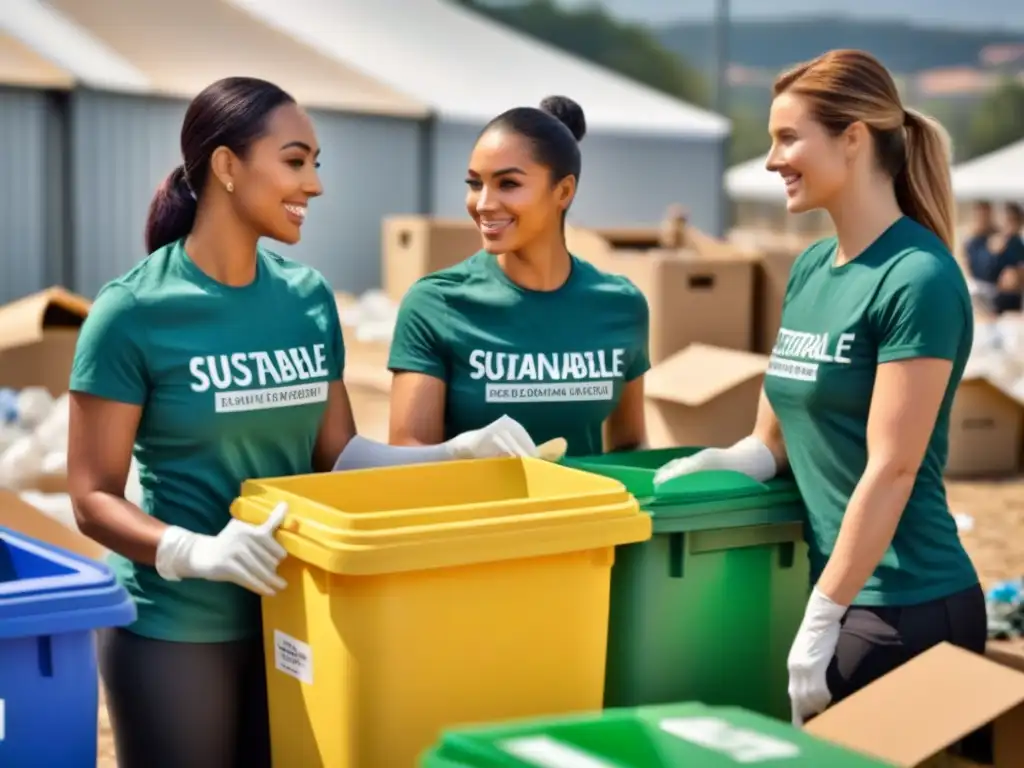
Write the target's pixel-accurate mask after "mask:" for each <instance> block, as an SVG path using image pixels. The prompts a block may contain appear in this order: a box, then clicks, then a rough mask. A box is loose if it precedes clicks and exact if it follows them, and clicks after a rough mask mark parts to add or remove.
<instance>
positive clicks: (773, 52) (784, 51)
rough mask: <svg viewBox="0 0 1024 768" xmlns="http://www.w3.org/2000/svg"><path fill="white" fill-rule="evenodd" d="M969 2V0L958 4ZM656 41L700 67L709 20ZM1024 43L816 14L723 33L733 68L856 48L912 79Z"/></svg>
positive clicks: (707, 62) (745, 24)
mask: <svg viewBox="0 0 1024 768" xmlns="http://www.w3.org/2000/svg"><path fill="white" fill-rule="evenodd" d="M964 2H970V0H964ZM653 31H654V34H655V36H656V37H657V38H658V40H660V41H661V43H662V44H663V45H664V46H665V47H666V48H668V49H669V50H671V51H673V52H674V53H677V54H679V55H680V56H682V57H684V58H685V60H686V61H688V62H689V63H691V64H692V65H693V66H695V67H698V68H700V69H708V68H710V67H711V66H712V65H713V61H714V59H713V56H714V48H713V46H714V35H713V28H712V26H711V24H710V22H683V23H677V24H672V25H669V26H665V27H660V28H655V29H654V30H653ZM1006 44H1010V45H1024V34H1021V33H1012V32H1009V33H1008V32H1002V31H999V30H993V31H991V32H985V31H977V30H955V29H952V30H951V29H938V28H934V29H933V28H928V27H920V26H914V25H911V24H907V23H899V22H893V21H877V22H876V21H856V20H852V19H849V18H841V17H831V16H820V17H805V18H799V19H789V20H785V21H775V20H771V21H768V20H765V21H734V22H733V24H732V26H731V30H730V35H729V60H730V62H731V63H733V64H739V65H742V66H747V67H752V68H757V69H767V70H771V71H777V70H780V69H784V68H785V67H787V66H790V65H791V64H793V63H795V62H798V61H804V60H806V59H811V58H814V57H815V56H817V55H819V54H821V53H824V52H825V51H827V50H830V49H832V48H860V49H863V50H866V51H870V52H871V53H872V54H874V55H875V56H877V57H878V58H879V59H880V60H881V61H882V62H883V63H884V64H885V65H886V66H887V67H888V68H889V69H890V70H892V71H893V72H897V73H900V74H904V75H913V74H917V73H919V72H922V71H924V70H929V69H936V68H940V67H976V66H980V65H981V61H980V58H979V57H980V54H981V51H982V49H984V48H985V47H986V46H989V45H1006Z"/></svg>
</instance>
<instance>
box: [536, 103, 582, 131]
mask: <svg viewBox="0 0 1024 768" xmlns="http://www.w3.org/2000/svg"><path fill="white" fill-rule="evenodd" d="M540 108H541V109H542V110H544V111H545V112H547V113H548V114H549V115H551V116H552V117H556V118H558V120H559V122H561V123H562V124H563V125H564V126H565V127H566V128H568V129H569V131H570V132H571V133H572V135H573V136H574V137H575V139H576V141H582V140H583V137H584V136H586V134H587V119H586V118H585V117H584V116H583V107H581V106H580V105H579V104H577V103H576V102H575V101H573V100H572V99H570V98H569V97H568V96H548V97H547V98H546V99H544V100H543V101H542V102H541V103H540Z"/></svg>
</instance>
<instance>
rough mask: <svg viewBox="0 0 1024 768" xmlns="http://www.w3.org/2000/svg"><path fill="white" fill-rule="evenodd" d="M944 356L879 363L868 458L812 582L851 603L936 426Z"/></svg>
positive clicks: (892, 528)
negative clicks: (832, 543)
mask: <svg viewBox="0 0 1024 768" xmlns="http://www.w3.org/2000/svg"><path fill="white" fill-rule="evenodd" d="M952 368H953V364H952V363H951V362H950V361H948V360H939V359H935V358H916V359H909V360H899V361H895V362H891V363H884V364H882V365H879V366H878V373H877V375H876V377H875V387H874V391H873V393H872V396H871V410H870V412H869V414H868V429H867V438H868V445H867V448H868V461H867V466H866V467H865V469H864V474H863V475H862V476H861V479H860V482H859V483H858V484H857V488H856V490H855V491H854V493H853V495H852V496H851V497H850V501H849V503H848V505H847V507H846V514H845V515H844V516H843V523H842V526H841V527H840V529H839V536H838V538H837V539H836V544H835V548H834V549H833V551H832V556H831V557H830V558H829V561H828V564H827V565H826V566H825V570H824V571H823V572H822V574H821V578H820V579H819V580H818V589H820V590H821V591H822V592H824V593H825V594H826V595H827V596H828V597H829V598H831V599H832V600H833V601H835V602H836V603H838V604H840V605H849V604H850V603H851V602H852V601H853V599H854V598H855V597H856V596H857V594H858V593H859V592H860V590H861V589H863V588H864V584H865V583H866V582H867V580H868V577H869V576H871V574H872V573H873V572H874V570H875V568H877V567H878V563H879V562H880V561H881V559H882V556H883V555H884V554H885V551H886V549H888V547H889V545H890V544H891V543H892V539H893V536H894V535H895V533H896V526H897V525H898V524H899V521H900V517H901V516H902V515H903V510H904V508H905V507H906V505H907V501H908V500H909V499H910V494H911V492H912V491H913V488H914V481H915V479H916V477H917V472H918V469H919V468H920V466H921V462H922V461H923V459H924V455H925V451H926V450H927V448H928V441H929V439H930V438H931V434H932V432H933V431H934V429H935V419H936V416H937V415H938V412H939V407H940V406H941V404H942V398H943V396H944V394H945V391H946V386H947V384H948V383H949V376H950V372H951V371H952Z"/></svg>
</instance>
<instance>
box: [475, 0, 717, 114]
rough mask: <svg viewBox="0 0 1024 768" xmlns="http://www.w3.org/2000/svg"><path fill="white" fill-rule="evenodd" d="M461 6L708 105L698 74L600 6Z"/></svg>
mask: <svg viewBox="0 0 1024 768" xmlns="http://www.w3.org/2000/svg"><path fill="white" fill-rule="evenodd" d="M456 2H458V3H459V4H460V5H463V6H465V7H467V8H470V9H472V10H474V11H476V12H477V13H480V14H482V15H484V16H487V17H488V18H491V19H493V20H494V21H497V22H499V23H501V24H504V25H506V26H509V27H512V28H513V29H516V30H518V31H519V32H522V33H524V34H526V35H530V36H531V37H534V38H537V39H539V40H543V41H544V42H546V43H549V44H551V45H553V46H556V47H558V48H561V49H563V50H565V51H568V52H570V53H573V54H575V55H577V56H579V57H580V58H583V59H587V60H588V61H591V62H593V63H594V64H598V65H600V66H604V67H607V68H608V69H611V70H614V71H616V72H618V73H619V74H621V75H624V76H625V77H628V78H631V79H633V80H636V81H639V82H641V83H645V84H646V85H649V86H650V87H652V88H655V89H657V90H659V91H662V92H663V93H667V94H669V95H671V96H675V97H677V98H680V99H682V100H684V101H687V102H689V103H691V104H697V105H700V106H706V105H707V104H708V102H709V90H708V85H707V83H706V82H705V80H704V78H703V77H702V76H701V74H700V73H699V72H698V71H697V70H695V69H693V68H691V67H690V66H689V65H688V64H687V63H686V62H685V61H683V60H682V59H681V58H679V57H678V56H676V55H675V54H674V53H672V52H671V51H669V50H668V49H667V48H665V47H664V46H663V45H662V44H661V43H660V42H658V40H657V39H656V38H655V37H654V35H652V34H651V33H650V32H649V31H648V30H647V29H646V28H645V27H643V26H641V25H638V24H628V23H625V22H621V21H618V20H616V19H614V18H612V17H611V16H609V15H608V14H607V13H606V12H605V11H604V10H603V9H602V8H600V7H599V6H594V7H590V8H583V9H580V10H577V11H572V10H564V9H562V8H559V7H558V6H557V5H555V3H554V2H553V0H529V2H525V3H521V4H516V5H507V6H501V7H492V6H486V5H482V4H481V3H478V2H474V0H456ZM510 65H511V66H515V63H514V62H510ZM566 95H567V96H572V94H566Z"/></svg>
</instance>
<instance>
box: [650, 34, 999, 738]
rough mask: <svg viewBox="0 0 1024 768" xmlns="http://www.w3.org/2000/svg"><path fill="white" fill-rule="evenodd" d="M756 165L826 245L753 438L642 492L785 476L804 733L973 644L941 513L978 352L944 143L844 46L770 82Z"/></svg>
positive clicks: (817, 254)
mask: <svg viewBox="0 0 1024 768" xmlns="http://www.w3.org/2000/svg"><path fill="white" fill-rule="evenodd" d="M769 130H770V133H771V137H772V148H771V152H770V154H769V156H768V169H769V170H772V171H775V172H777V173H779V174H780V175H781V176H782V179H783V181H784V182H785V187H786V195H787V198H788V208H789V210H790V211H791V212H793V213H799V212H803V211H809V210H812V209H818V208H823V209H825V210H826V211H828V213H829V215H830V216H831V218H832V221H833V223H834V224H835V228H836V236H835V237H829V238H825V239H824V240H821V241H819V242H817V243H815V244H814V245H812V246H810V247H809V248H808V249H807V250H806V251H804V252H803V254H801V255H800V257H799V258H798V259H797V261H796V263H795V264H794V265H793V269H792V272H791V274H790V276H789V285H788V287H787V289H786V295H785V300H784V303H783V312H782V328H781V330H780V331H779V335H778V338H777V340H776V342H775V347H774V349H773V350H772V355H771V359H770V362H769V364H768V370H767V375H766V376H765V383H764V394H763V395H762V397H761V403H760V408H759V410H758V415H757V421H756V424H755V426H754V431H753V434H752V435H750V436H749V437H747V438H744V439H743V440H742V441H740V442H739V443H737V444H735V445H733V446H732V447H730V448H725V449H709V450H705V451H703V452H701V453H698V454H696V455H694V456H692V457H689V458H686V459H681V460H679V461H675V462H672V463H670V464H668V465H666V466H665V467H663V468H662V469H661V470H660V471H659V473H658V475H657V476H656V478H655V481H656V482H664V481H666V480H668V479H671V478H673V477H678V476H679V475H683V474H687V473H690V472H697V471H703V470H715V469H717V470H721V469H729V470H736V471H739V472H744V473H746V474H747V475H749V476H751V477H753V478H754V479H756V480H761V481H764V480H767V479H768V478H770V477H772V476H773V475H775V473H776V472H777V471H779V469H780V468H782V467H784V466H786V465H788V466H789V467H790V468H791V469H792V471H793V475H794V477H795V478H796V482H797V484H798V485H799V487H800V491H801V493H802V494H803V497H804V500H805V501H806V504H807V511H808V515H809V519H808V525H807V540H808V544H809V545H810V558H811V572H812V579H813V583H814V587H813V589H812V591H811V596H810V600H809V601H808V604H807V609H806V612H805V614H804V619H803V622H802V624H801V626H800V629H799V631H798V632H797V635H796V638H795V640H794V642H793V646H792V649H791V651H790V655H789V694H790V699H791V701H792V706H793V719H794V721H795V722H797V723H802V722H805V721H806V720H807V719H808V718H810V717H813V716H814V715H816V714H818V713H820V712H821V711H822V710H824V709H825V708H826V707H827V706H829V705H830V704H831V703H834V702H837V701H840V700H842V699H844V698H846V697H847V696H849V695H851V694H852V693H854V692H855V691H857V690H859V689H861V688H863V687H864V686H866V685H867V684H869V683H871V682H872V681H873V680H875V679H877V678H879V677H881V676H882V675H884V674H886V673H887V672H889V671H891V670H892V669H894V668H896V667H898V666H900V665H901V664H903V663H904V662H906V661H908V660H909V659H911V658H913V657H915V656H917V655H918V654H920V653H922V652H924V651H925V650H927V649H928V648H930V647H931V646H934V645H937V644H938V643H941V642H950V643H953V644H954V645H958V646H961V647H963V648H966V649H969V650H971V651H976V652H982V651H984V649H985V640H986V619H985V598H984V594H983V593H982V590H981V587H980V586H979V583H978V575H977V573H975V570H974V567H973V565H972V564H971V560H970V558H969V557H968V556H967V553H966V552H965V551H964V548H963V545H962V544H961V542H960V538H959V535H958V533H957V529H956V524H955V522H954V520H953V517H952V515H951V514H950V511H949V505H948V503H947V501H946V492H945V487H944V485H943V473H944V469H945V466H946V458H947V454H948V449H949V419H950V409H951V407H952V403H953V397H954V395H955V393H956V389H957V386H958V385H959V383H960V378H961V376H962V374H963V371H964V366H965V364H966V362H967V357H968V355H969V354H970V350H971V341H972V338H973V333H974V330H973V314H972V310H971V300H970V296H969V294H968V290H967V284H966V280H965V279H964V275H963V273H962V272H961V270H960V267H959V265H958V264H957V262H956V261H955V259H954V258H953V255H952V253H951V249H952V247H953V236H954V226H953V195H952V185H951V182H950V169H949V161H950V147H949V141H948V138H947V136H946V134H945V132H944V131H943V129H942V128H941V126H940V125H939V124H938V123H936V122H935V121H934V120H932V119H930V118H928V117H925V116H924V115H921V114H919V113H917V112H914V111H912V110H909V109H906V108H904V106H903V104H902V103H901V102H900V96H899V92H898V91H897V89H896V85H895V83H894V82H893V79H892V77H891V76H890V74H889V73H888V72H887V71H886V70H885V68H884V67H883V66H882V65H881V64H880V63H879V62H878V61H877V60H875V59H874V58H873V57H872V56H870V55H869V54H867V53H864V52H862V51H854V50H839V51H831V52H829V53H826V54H825V55H823V56H821V57H819V58H817V59H815V60H813V61H810V62H808V63H805V64H801V65H800V66H798V67H796V68H794V69H792V70H791V71H789V72H787V73H785V74H783V75H781V76H780V77H779V79H778V80H777V81H776V83H775V91H774V99H773V102H772V108H771V118H770V124H769Z"/></svg>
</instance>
